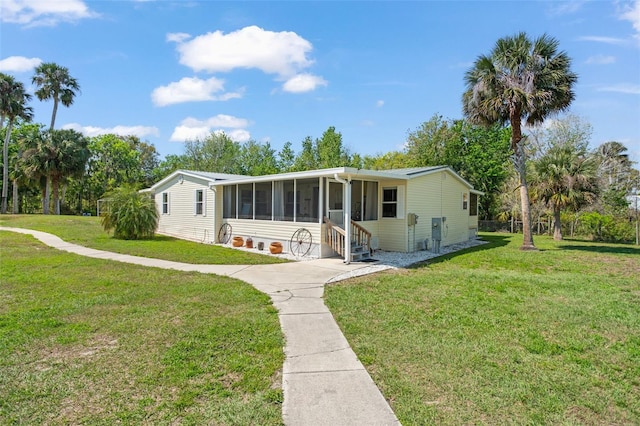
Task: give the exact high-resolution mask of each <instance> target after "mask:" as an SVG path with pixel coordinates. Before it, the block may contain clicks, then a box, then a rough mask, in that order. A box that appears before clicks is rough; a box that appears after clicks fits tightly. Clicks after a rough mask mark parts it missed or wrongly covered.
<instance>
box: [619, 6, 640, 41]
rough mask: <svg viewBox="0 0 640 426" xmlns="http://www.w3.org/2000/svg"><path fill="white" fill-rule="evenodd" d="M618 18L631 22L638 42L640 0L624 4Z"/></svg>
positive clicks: (639, 39) (639, 38)
mask: <svg viewBox="0 0 640 426" xmlns="http://www.w3.org/2000/svg"><path fill="white" fill-rule="evenodd" d="M620 19H622V20H625V21H629V22H631V25H633V29H634V30H636V34H635V38H636V40H638V41H639V42H640V0H635V1H634V2H632V3H631V5H626V6H625V7H624V8H623V10H622V11H621V13H620Z"/></svg>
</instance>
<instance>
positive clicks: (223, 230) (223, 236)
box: [218, 223, 231, 244]
mask: <svg viewBox="0 0 640 426" xmlns="http://www.w3.org/2000/svg"><path fill="white" fill-rule="evenodd" d="M230 240H231V225H229V224H228V223H223V224H222V226H221V227H220V230H219V231H218V241H220V242H221V243H222V244H227V243H228V242H229V241H230Z"/></svg>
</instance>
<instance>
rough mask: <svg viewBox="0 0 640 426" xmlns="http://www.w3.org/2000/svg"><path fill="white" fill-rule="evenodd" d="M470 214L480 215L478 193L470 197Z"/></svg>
mask: <svg viewBox="0 0 640 426" xmlns="http://www.w3.org/2000/svg"><path fill="white" fill-rule="evenodd" d="M469 216H478V194H471V196H470V197H469Z"/></svg>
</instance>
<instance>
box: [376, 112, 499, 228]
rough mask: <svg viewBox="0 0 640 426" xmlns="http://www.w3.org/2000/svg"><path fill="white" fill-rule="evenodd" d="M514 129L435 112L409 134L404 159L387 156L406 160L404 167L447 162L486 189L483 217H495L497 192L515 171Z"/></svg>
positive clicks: (482, 208) (467, 178)
mask: <svg viewBox="0 0 640 426" xmlns="http://www.w3.org/2000/svg"><path fill="white" fill-rule="evenodd" d="M509 135H510V130H509V129H508V128H504V127H502V126H501V125H499V124H496V125H493V126H490V127H479V126H474V125H471V124H470V123H468V122H467V121H464V120H456V121H452V120H444V119H443V118H442V116H439V115H434V116H433V117H432V118H431V119H430V120H429V121H427V122H424V123H422V125H421V126H420V127H419V128H418V129H416V130H415V131H413V132H411V133H409V135H408V137H407V148H406V154H405V157H404V158H401V157H398V156H397V155H396V156H394V155H393V153H391V154H392V155H391V156H390V157H388V156H383V157H382V158H381V159H382V160H383V161H382V165H384V160H388V161H390V162H393V161H397V160H398V159H399V160H404V161H405V164H406V165H405V166H404V167H407V166H409V167H423V166H441V165H447V166H450V167H451V168H452V169H453V170H455V171H456V172H457V173H458V174H460V176H462V177H463V178H464V179H466V180H467V181H469V183H471V184H472V185H473V187H474V188H475V189H478V190H480V191H483V192H484V193H485V195H484V196H482V197H480V217H482V218H489V217H494V216H495V215H496V214H497V211H498V210H499V207H498V202H499V200H498V199H497V195H498V193H499V190H500V188H501V186H502V184H503V183H504V181H505V180H506V179H507V177H508V176H509V173H510V171H511V169H510V167H509V155H510V147H509Z"/></svg>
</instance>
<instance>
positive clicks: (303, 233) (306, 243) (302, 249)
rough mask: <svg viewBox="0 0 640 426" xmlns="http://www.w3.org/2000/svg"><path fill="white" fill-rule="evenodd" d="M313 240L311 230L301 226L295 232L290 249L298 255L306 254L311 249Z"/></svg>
mask: <svg viewBox="0 0 640 426" xmlns="http://www.w3.org/2000/svg"><path fill="white" fill-rule="evenodd" d="M312 242H313V238H312V237H311V232H309V230H308V229H306V228H300V229H298V230H297V231H296V232H294V233H293V236H292V237H291V241H290V242H289V251H291V254H294V255H296V256H306V255H307V253H309V250H311V243H312Z"/></svg>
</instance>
